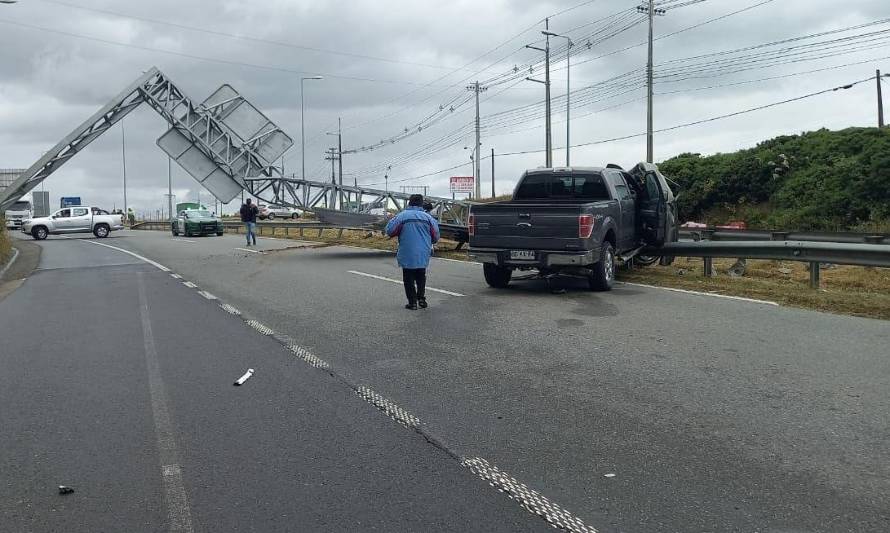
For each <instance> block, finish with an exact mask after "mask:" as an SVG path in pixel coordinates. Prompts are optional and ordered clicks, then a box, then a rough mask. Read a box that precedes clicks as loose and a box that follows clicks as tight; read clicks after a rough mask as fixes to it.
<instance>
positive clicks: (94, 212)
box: [22, 205, 124, 241]
mask: <svg viewBox="0 0 890 533" xmlns="http://www.w3.org/2000/svg"><path fill="white" fill-rule="evenodd" d="M119 229H124V216H123V215H112V214H110V213H109V212H108V211H105V210H104V209H99V208H98V207H87V206H83V205H73V206H70V207H65V208H63V209H59V210H58V211H56V212H55V213H53V214H52V215H51V216H48V217H40V218H32V219H30V220H27V221H25V222H24V223H23V224H22V232H23V233H27V234H28V235H31V236H32V237H34V238H35V239H37V240H38V241H40V240H43V239H45V238H46V236H47V235H50V234H52V235H59V234H64V233H92V234H93V235H95V236H96V237H99V238H100V239H104V238H105V237H108V234H109V233H111V232H112V231H114V230H119Z"/></svg>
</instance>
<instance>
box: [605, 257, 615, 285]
mask: <svg viewBox="0 0 890 533" xmlns="http://www.w3.org/2000/svg"><path fill="white" fill-rule="evenodd" d="M603 262H604V264H603V269H604V270H605V272H606V279H607V280H609V281H611V280H612V277H613V276H614V275H615V260H614V259H613V257H612V250H606V257H604V258H603Z"/></svg>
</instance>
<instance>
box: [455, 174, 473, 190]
mask: <svg viewBox="0 0 890 533" xmlns="http://www.w3.org/2000/svg"><path fill="white" fill-rule="evenodd" d="M474 185H475V183H474V181H473V176H451V192H473V186H474Z"/></svg>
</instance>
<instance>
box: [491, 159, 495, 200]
mask: <svg viewBox="0 0 890 533" xmlns="http://www.w3.org/2000/svg"><path fill="white" fill-rule="evenodd" d="M491 197H492V198H494V197H495V194H494V148H492V149H491Z"/></svg>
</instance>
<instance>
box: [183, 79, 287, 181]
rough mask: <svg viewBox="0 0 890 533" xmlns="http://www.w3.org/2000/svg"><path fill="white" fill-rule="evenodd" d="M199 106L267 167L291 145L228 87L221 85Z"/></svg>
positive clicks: (282, 133)
mask: <svg viewBox="0 0 890 533" xmlns="http://www.w3.org/2000/svg"><path fill="white" fill-rule="evenodd" d="M201 105H202V106H203V107H204V108H205V109H207V110H208V111H210V113H211V114H212V115H213V117H214V118H216V119H217V120H219V121H220V122H221V123H222V124H223V126H225V127H226V128H227V129H228V130H229V131H230V133H232V134H234V135H235V136H236V137H237V138H239V139H240V140H241V141H242V142H243V143H244V144H250V145H251V148H252V150H253V151H254V153H256V154H257V155H258V156H260V157H261V158H262V159H263V160H264V162H265V163H266V164H267V165H270V166H271V165H272V164H274V162H275V161H276V160H277V159H278V158H279V157H281V155H282V154H284V152H286V151H287V150H288V148H290V147H291V146H293V144H294V141H293V139H291V138H290V137H289V136H288V135H287V134H286V133H284V132H283V131H281V128H279V127H278V126H277V125H276V124H275V123H274V122H272V121H271V120H269V117H267V116H266V115H264V114H263V113H262V112H261V111H260V110H259V109H257V108H256V107H254V106H253V104H251V103H250V102H248V101H247V99H245V98H244V97H243V96H241V95H240V94H239V93H238V91H236V90H235V89H234V88H232V86H231V85H228V84H225V85H223V86H222V87H220V88H219V89H217V90H216V91H215V92H214V93H213V94H211V95H210V96H209V97H207V99H206V100H204V102H202V104H201Z"/></svg>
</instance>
